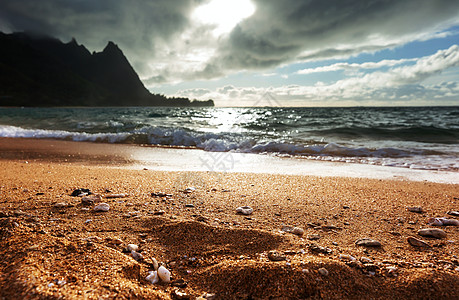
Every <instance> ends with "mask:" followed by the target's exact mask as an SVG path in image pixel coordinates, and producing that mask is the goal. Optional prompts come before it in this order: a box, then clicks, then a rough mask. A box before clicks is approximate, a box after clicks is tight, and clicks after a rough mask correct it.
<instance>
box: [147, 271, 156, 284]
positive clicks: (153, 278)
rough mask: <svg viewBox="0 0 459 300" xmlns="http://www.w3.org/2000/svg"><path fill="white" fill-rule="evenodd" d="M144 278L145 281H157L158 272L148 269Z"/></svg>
mask: <svg viewBox="0 0 459 300" xmlns="http://www.w3.org/2000/svg"><path fill="white" fill-rule="evenodd" d="M145 279H146V280H147V281H150V282H151V283H152V284H155V283H158V282H159V277H158V272H156V271H150V272H149V275H148V276H147V278H145Z"/></svg>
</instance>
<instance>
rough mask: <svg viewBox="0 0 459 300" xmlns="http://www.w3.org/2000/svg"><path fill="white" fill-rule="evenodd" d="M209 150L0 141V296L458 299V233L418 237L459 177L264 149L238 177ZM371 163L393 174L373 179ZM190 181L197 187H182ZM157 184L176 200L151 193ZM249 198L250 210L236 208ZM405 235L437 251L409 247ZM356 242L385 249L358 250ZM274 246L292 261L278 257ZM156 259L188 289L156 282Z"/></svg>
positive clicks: (239, 167) (442, 212) (237, 169)
mask: <svg viewBox="0 0 459 300" xmlns="http://www.w3.org/2000/svg"><path fill="white" fill-rule="evenodd" d="M208 153H209V152H204V151H201V150H190V149H185V150H183V149H172V148H152V147H138V146H130V145H113V144H96V143H80V142H66V141H52V140H21V139H14V140H11V139H6V138H3V139H0V158H1V159H0V166H1V169H0V178H2V184H1V189H0V194H1V195H2V201H1V202H0V222H1V226H0V237H1V239H2V243H3V245H4V247H2V249H1V250H0V255H1V257H2V259H1V262H0V274H1V276H0V286H2V287H8V288H7V289H6V288H2V289H0V296H3V297H6V298H7V299H8V298H21V297H29V298H31V299H35V298H36V299H39V298H45V297H47V298H50V299H57V298H59V297H60V296H63V297H64V298H77V299H80V298H81V299H83V298H88V299H98V298H99V297H103V298H108V299H115V298H116V299H130V298H137V299H147V298H152V297H156V298H161V299H171V298H172V299H176V298H177V297H178V296H177V292H176V290H179V291H180V293H182V292H183V293H185V294H187V295H188V296H189V298H191V299H193V297H198V296H200V295H203V294H206V293H209V294H215V296H216V298H217V299H232V298H243V299H244V298H250V297H252V298H261V299H264V298H268V297H292V298H311V299H324V298H325V299H338V298H341V299H343V298H344V299H356V298H357V299H359V298H360V299H361V298H374V299H388V298H399V299H412V298H435V297H441V298H443V299H455V298H457V297H459V261H458V256H459V250H458V243H459V227H458V226H447V227H441V229H442V230H444V231H445V232H446V234H447V237H446V238H442V239H433V238H425V237H420V236H419V235H418V233H417V232H418V230H419V229H422V228H426V227H429V225H427V219H428V218H429V217H448V218H455V217H453V216H450V215H447V214H446V212H447V211H451V210H455V211H457V210H459V185H458V184H457V183H456V184H451V183H450V184H444V183H438V182H433V181H434V180H430V181H424V180H425V179H423V178H420V175H419V174H424V172H417V171H419V170H405V171H406V172H407V173H406V174H408V173H409V174H410V175H409V176H413V178H415V179H416V178H417V179H418V180H406V179H407V178H411V177H409V176H408V175H403V176H404V177H403V180H400V179H401V177H394V173H393V172H392V170H391V169H395V168H390V167H381V168H375V169H373V167H377V166H367V165H357V166H354V167H355V168H356V171H355V173H352V172H350V171H349V169H346V168H347V166H346V165H350V164H345V163H327V162H316V161H312V162H310V161H307V162H303V161H302V160H293V161H292V160H291V159H285V158H278V157H269V156H263V155H240V156H238V155H237V154H235V156H233V157H232V159H233V160H234V161H239V162H240V163H238V164H235V165H234V167H233V168H232V169H231V170H230V171H231V172H214V171H218V170H209V169H205V168H207V166H206V165H205V164H204V165H203V163H202V159H206V158H207V159H210V158H211V157H210V156H208ZM165 158H167V159H166V161H170V164H169V163H168V164H164V159H165ZM257 158H258V159H259V160H257ZM244 159H245V160H244ZM218 161H220V160H218ZM183 162H187V163H186V164H184V163H183ZM180 165H181V166H183V168H182V169H180V168H177V166H180ZM217 166H218V165H217ZM173 168H175V169H173ZM340 168H344V169H345V171H341V170H340ZM358 169H366V170H360V171H359V170H358ZM376 169H377V170H383V169H384V170H389V171H387V172H388V173H385V172H386V171H384V172H383V171H380V172H381V173H377V174H376V175H377V176H376V178H369V177H368V176H370V175H371V174H372V172H373V170H376ZM285 170H288V172H286V171H285ZM402 170H404V169H402ZM301 172H303V173H301ZM314 172H315V173H314ZM321 172H322V173H321ZM341 172H342V173H341ZM346 172H347V173H346ZM311 173H312V174H311ZM362 173H363V174H365V173H367V174H370V175H368V176H367V177H365V176H361V174H362ZM427 173H428V172H427ZM321 174H324V175H321ZM340 174H348V176H346V175H343V176H339V175H340ZM373 174H374V173H373ZM381 174H390V175H386V177H381V176H382V175H381ZM411 174H412V175H411ZM429 174H430V173H429ZM432 174H433V173H432ZM313 175H316V176H313ZM399 175H400V174H399ZM378 176H379V177H378ZM427 178H429V177H427ZM393 179H396V180H393ZM187 187H195V190H194V191H191V192H190V193H184V192H183V191H184V190H185V189H186V188H187ZM77 188H89V189H90V190H91V191H92V192H94V193H96V194H100V195H102V196H103V198H102V200H101V201H103V202H106V203H108V204H109V205H110V210H109V211H107V212H94V211H93V206H84V205H82V203H81V198H79V197H71V196H70V194H71V193H72V191H73V190H74V189H77ZM107 190H110V192H108V191H107ZM159 192H162V193H165V194H170V196H162V197H152V195H151V194H152V193H159ZM111 194H112V195H113V194H125V197H120V198H109V197H107V196H109V195H111ZM58 204H59V205H58ZM245 205H247V206H250V207H252V208H253V209H254V212H253V214H252V215H250V216H244V215H240V214H237V213H236V211H235V209H236V208H237V207H239V206H245ZM407 207H422V209H423V212H422V213H415V212H411V211H408V210H407ZM456 218H457V217H456ZM284 226H291V227H299V228H301V229H302V230H303V231H304V233H303V234H302V235H295V234H292V233H288V232H285V231H282V228H283V227H284ZM316 237H318V239H317V240H315V238H316ZM408 237H416V238H418V239H422V240H424V241H425V242H426V243H427V244H429V246H430V248H421V249H420V248H416V247H413V246H411V245H410V244H409V243H408V242H407V238H408ZM313 238H314V239H313ZM361 238H372V239H375V240H378V241H379V242H381V244H382V246H381V247H362V246H357V245H356V244H355V242H356V240H358V239H361ZM128 244H137V245H139V249H140V250H139V252H140V253H142V255H143V260H140V261H136V260H134V259H133V258H132V257H131V256H130V255H129V253H123V249H125V248H126V246H127V245H128ZM313 245H316V246H319V247H323V248H322V249H329V250H330V251H331V253H328V250H326V251H322V250H320V249H321V248H314V246H313ZM314 249H316V250H317V249H319V251H316V250H314ZM270 251H277V252H278V253H279V254H280V256H284V257H285V260H281V261H272V260H270V259H269V258H268V253H269V252H270ZM153 258H155V259H156V260H157V261H158V262H160V263H162V264H164V266H165V267H167V268H168V269H169V270H170V271H171V272H172V278H173V280H174V281H175V280H178V279H182V280H183V282H185V284H181V285H180V284H177V282H176V283H175V284H170V283H160V284H155V285H152V284H151V283H149V282H147V281H146V280H145V277H146V276H147V275H148V271H150V270H151V268H152V261H153ZM352 258H354V259H355V260H353V259H352ZM362 258H365V259H368V260H369V261H366V260H365V259H362ZM363 261H366V262H365V263H364V262H363ZM370 261H371V262H370ZM321 269H325V270H326V272H325V271H323V270H322V271H321ZM176 285H179V286H176Z"/></svg>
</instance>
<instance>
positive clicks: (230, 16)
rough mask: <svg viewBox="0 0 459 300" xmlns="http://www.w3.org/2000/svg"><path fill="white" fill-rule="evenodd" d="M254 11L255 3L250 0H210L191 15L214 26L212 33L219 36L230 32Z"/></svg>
mask: <svg viewBox="0 0 459 300" xmlns="http://www.w3.org/2000/svg"><path fill="white" fill-rule="evenodd" d="M254 12H255V5H254V4H253V3H252V2H251V1H250V0H232V1H228V0H211V1H210V2H209V3H207V4H204V5H202V6H199V7H198V8H196V10H195V11H194V13H193V17H194V18H196V19H197V20H198V21H200V22H202V23H204V24H209V25H214V26H216V28H215V30H214V31H213V33H214V34H215V35H217V36H219V35H222V34H224V33H228V32H230V31H231V30H232V29H233V28H234V27H235V26H236V25H237V24H238V23H239V22H241V21H242V20H243V19H245V18H248V17H250V16H251V15H252V14H253V13H254Z"/></svg>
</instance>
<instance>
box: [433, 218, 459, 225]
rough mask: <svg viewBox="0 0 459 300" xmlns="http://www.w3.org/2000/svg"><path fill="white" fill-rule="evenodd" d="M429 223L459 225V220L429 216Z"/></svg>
mask: <svg viewBox="0 0 459 300" xmlns="http://www.w3.org/2000/svg"><path fill="white" fill-rule="evenodd" d="M427 223H428V224H429V225H433V226H449V225H451V226H459V220H456V219H447V218H429V219H427Z"/></svg>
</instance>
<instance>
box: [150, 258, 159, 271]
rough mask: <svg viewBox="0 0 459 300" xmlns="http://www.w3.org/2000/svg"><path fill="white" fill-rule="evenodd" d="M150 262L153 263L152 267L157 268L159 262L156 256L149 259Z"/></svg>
mask: <svg viewBox="0 0 459 300" xmlns="http://www.w3.org/2000/svg"><path fill="white" fill-rule="evenodd" d="M151 264H152V265H153V269H155V270H158V267H159V264H158V261H157V260H156V258H152V259H151Z"/></svg>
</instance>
